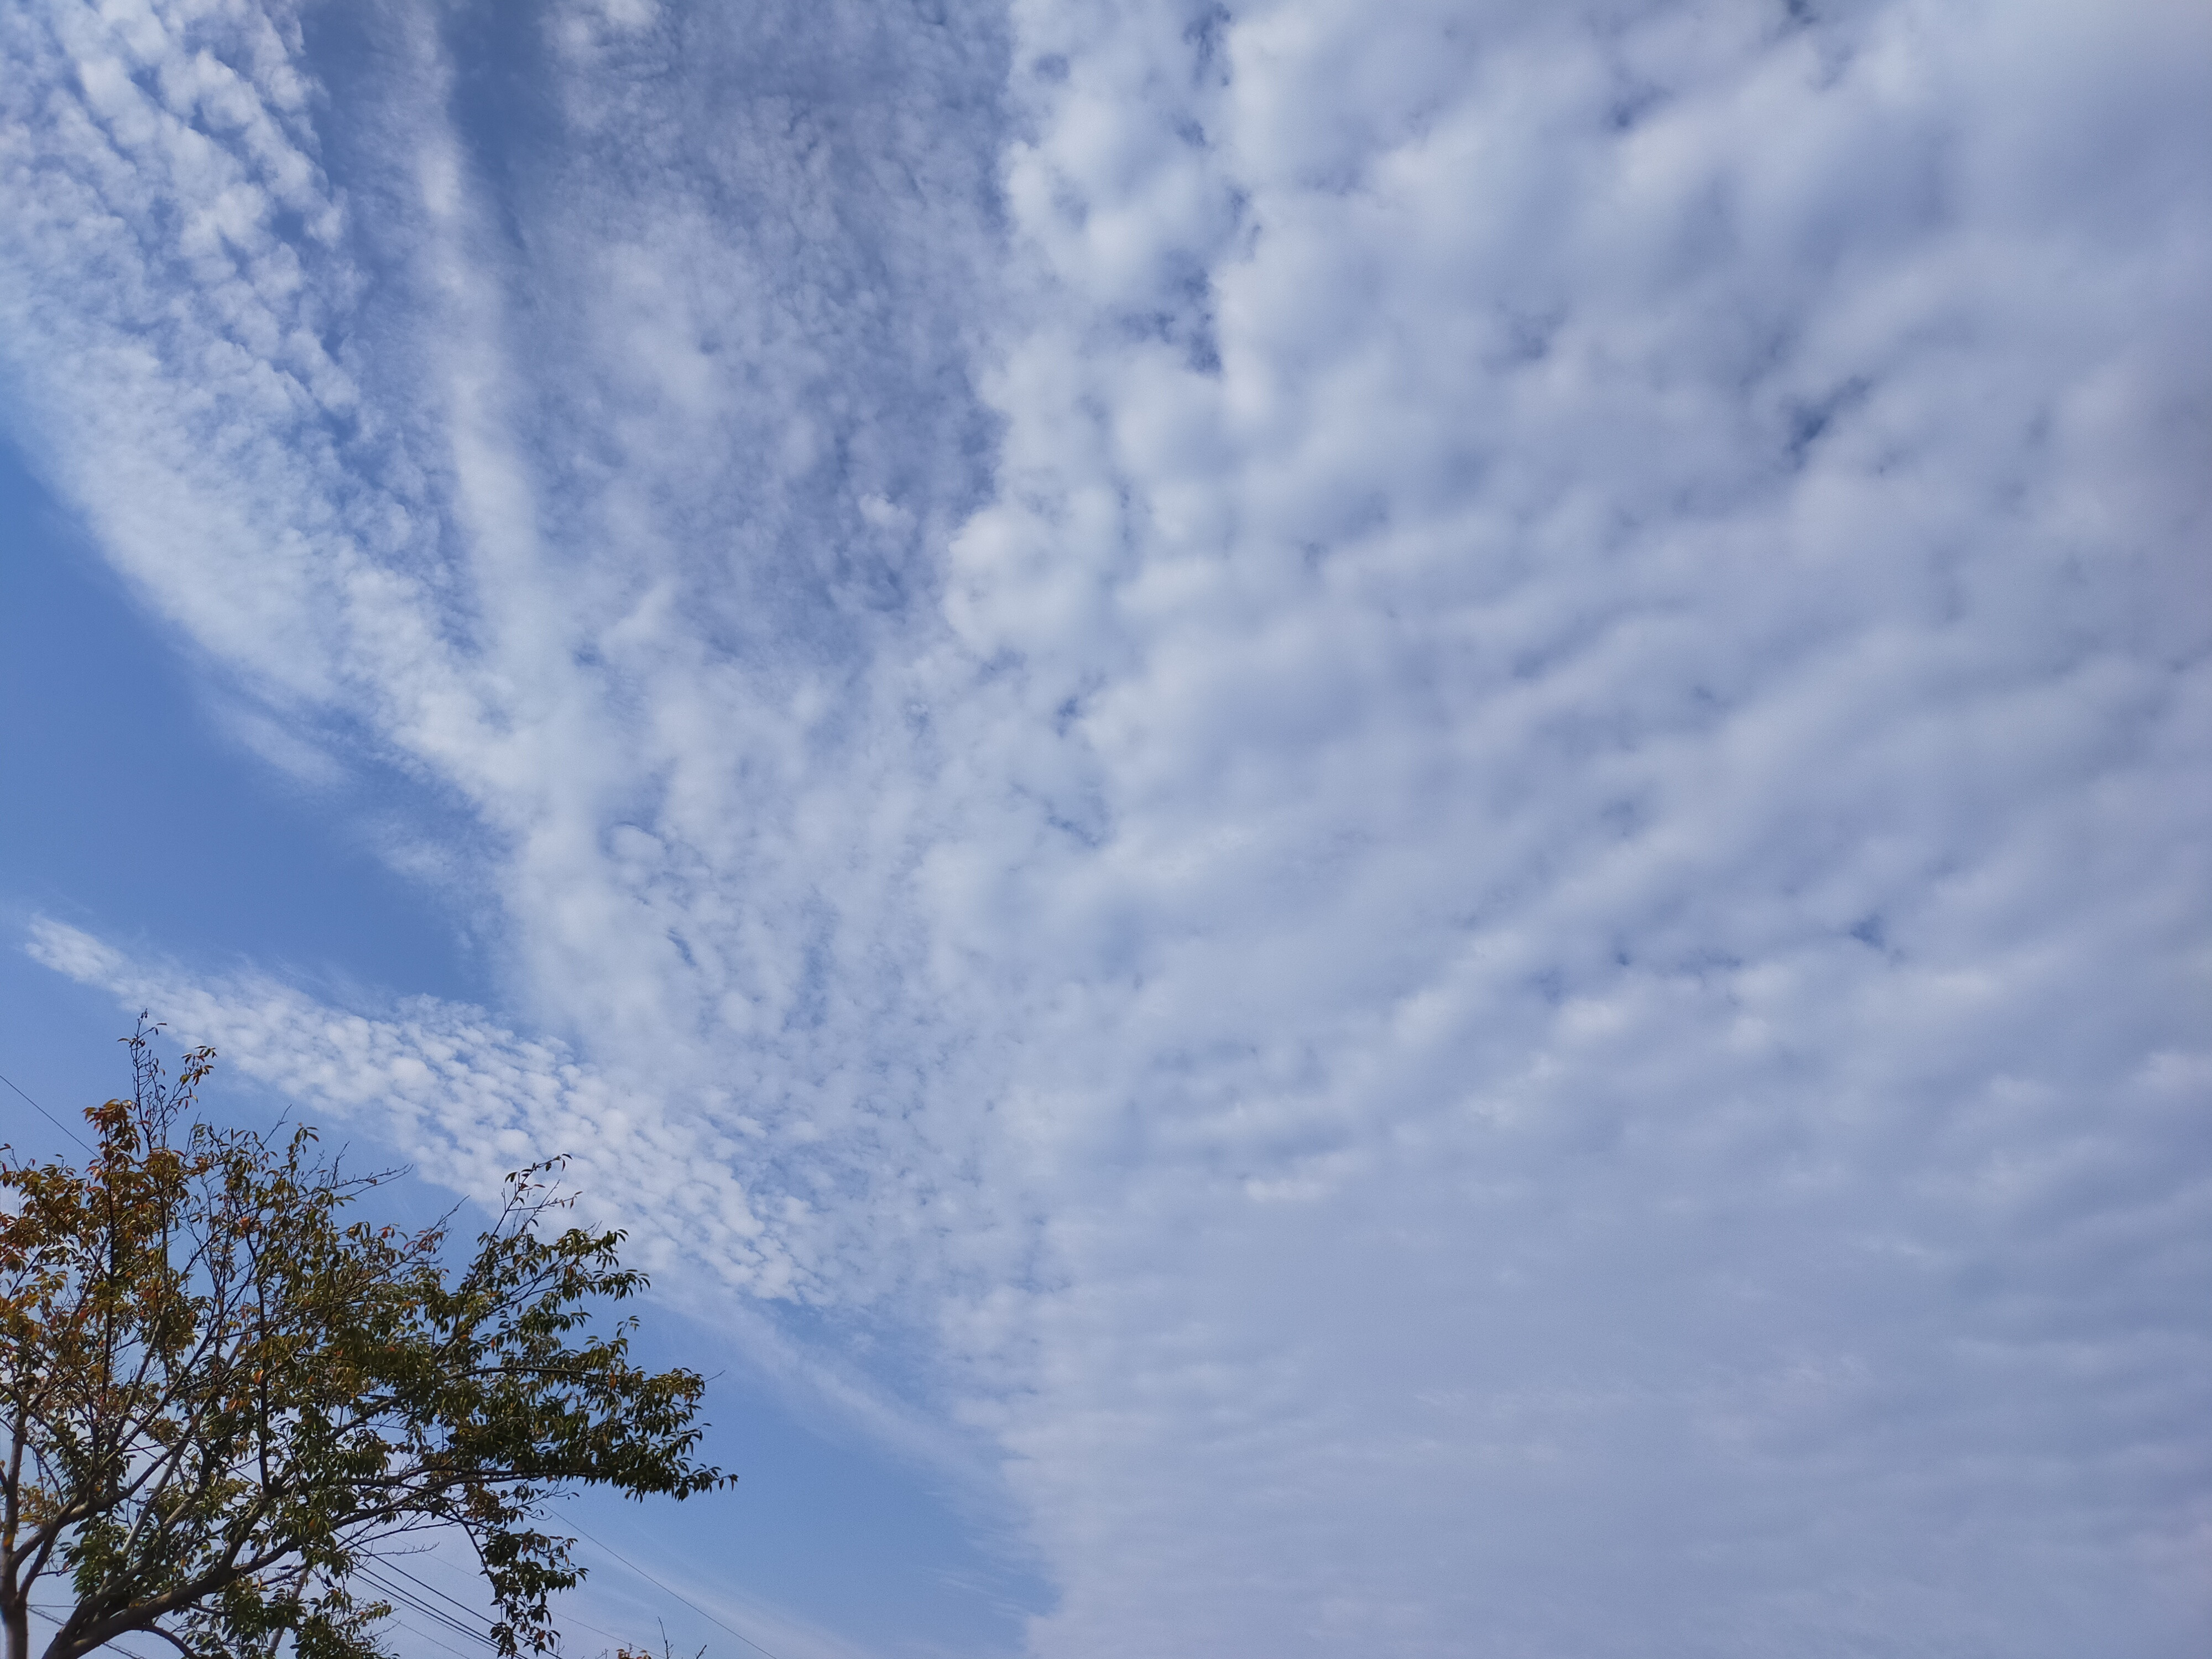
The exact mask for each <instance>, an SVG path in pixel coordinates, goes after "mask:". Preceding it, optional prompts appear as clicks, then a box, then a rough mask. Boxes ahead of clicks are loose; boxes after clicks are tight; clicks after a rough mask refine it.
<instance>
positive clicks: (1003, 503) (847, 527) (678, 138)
mask: <svg viewBox="0 0 2212 1659" xmlns="http://www.w3.org/2000/svg"><path fill="white" fill-rule="evenodd" d="M0 53H4V62H0V116H4V126H0V224H4V226H5V227H6V228H5V230H4V232H0V354H4V356H0V377H4V380H3V381H0V389H3V390H4V400H3V401H4V406H5V412H6V414H7V416H8V417H9V422H10V431H11V434H12V435H13V436H14V438H15V441H16V442H17V443H18V444H19V445H20V447H21V448H22V449H23V450H24V452H25V453H27V454H28V455H29V456H30V457H32V458H33V461H34V463H35V464H36V465H37V466H38V467H39V469H40V471H41V473H42V475H43V476H44V477H46V479H47V480H48V481H49V482H50V483H51V484H52V487H53V489H55V490H56V492H57V494H58V495H59V496H61V497H62V498H63V499H64V500H65V501H67V502H68V503H69V504H70V507H71V508H72V509H73V510H74V511H75V512H76V513H78V514H80V515H81V517H82V520H83V521H84V523H85V524H86V526H88V530H89V532H90V533H91V535H92V536H93V537H94V539H95V540H96V543H97V544H98V546H99V548H100V550H101V553H102V555H103V556H104V557H105V558H106V560H107V561H108V562H111V563H112V566H113V567H114V568H115V569H116V570H117V571H118V572H119V573H120V574H122V576H123V577H124V578H125V580H126V581H127V583H128V584H129V586H130V587H131V591H132V592H134V593H135V595H136V596H137V599H138V600H139V602H140V603H141V604H142V605H143V607H144V608H145V609H146V610H147V611H148V612H149V614H150V615H153V616H155V617H159V618H161V619H162V621H163V623H165V624H166V625H169V626H173V628H174V629H177V630H178V632H179V635H180V637H181V638H182V639H184V640H185V641H187V642H188V646H189V649H190V650H191V653H193V662H194V665H195V667H194V671H195V672H196V673H197V674H198V675H200V676H201V677H202V678H204V680H205V681H206V682H207V684H209V685H210V688H211V693H210V695H217V696H221V697H222V699H224V700H225V702H226V706H227V707H231V708H234V709H235V710H237V711H238V712H237V714H236V717H235V720H234V727H235V730H236V731H237V732H239V733H240V734H241V735H242V736H243V737H244V738H246V740H248V741H249V742H251V743H252V744H253V745H254V746H255V747H256V749H257V751H258V753H260V754H261V755H263V756H264V758H265V759H266V761H267V763H269V764H270V765H273V766H276V767H278V768H280V769H287V770H289V772H290V773H291V774H292V775H294V776H295V778H297V779H298V780H299V782H300V787H302V788H306V789H310V790H325V791H334V790H335V788H336V786H335V785H334V784H333V782H332V780H333V779H335V778H343V777H348V776H355V775H364V774H365V773H366V772H367V771H368V770H369V769H386V770H387V771H390V772H392V773H393V774H395V775H403V776H404V777H406V778H408V779H410V780H412V781H413V787H417V788H418V789H419V792H420V795H421V801H422V805H419V806H417V807H410V808H409V809H408V810H407V811H405V812H398V813H396V814H395V816H394V817H393V819H392V824H391V825H390V826H389V827H388V829H386V830H385V831H381V832H380V833H382V834H383V835H384V836H385V842H386V844H385V848H384V850H385V853H386V856H387V857H388V858H389V859H390V860H392V862H393V863H394V864H395V865H396V866H398V867H401V868H403V869H405V870H407V871H409V872H413V873H414V874H415V876H416V878H419V879H421V880H422V881H423V882H425V883H427V884H432V885H433V886H434V887H435V889H436V890H439V891H440V892H441V893H444V894H446V895H447V896H448V898H449V902H451V904H452V905H453V908H454V910H455V913H456V915H457V916H465V918H466V919H467V921H468V925H469V926H470V927H473V928H476V929H478V930H479V931H481V932H482V933H483V934H484V936H486V937H489V938H491V939H494V940H495V941H496V947H495V949H496V956H497V960H498V963H499V984H500V987H501V995H500V999H499V1006H496V1007H495V1008H492V1009H489V1010H486V1009H478V1008H470V1007H462V1006H458V1005H454V1004H450V1003H440V1002H437V1001H435V1000H431V999H427V998H422V997H420V996H417V995H416V994H414V993H415V989H416V987H408V986H405V985H398V986H393V987H389V989H390V991H391V993H392V999H391V1000H389V1001H388V1002H383V1003H374V1001H373V1000H365V1001H364V1002H363V1004H362V1006H358V1007H339V1006H333V1005H332V1004H331V1002H330V1001H328V1000H324V999H321V998H319V996H318V995H317V994H312V993H311V992H310V991H309V990H308V989H307V988H305V987H302V986H301V985H300V984H297V983H294V982H291V981H288V979H287V978H286V975H285V971H284V969H283V965H282V964H280V963H269V964H260V965H248V966H246V967H240V966H239V965H237V964H228V965H226V964H220V963H209V962H206V961H204V960H202V959H200V958H198V957H195V955H194V951H193V942H192V941H191V940H190V939H173V940H163V941H157V942H156V945H157V947H158V948H155V949H154V950H151V951H138V950H136V949H133V950H125V949H124V948H123V947H121V946H119V945H118V944H116V943H115V942H114V939H112V938H111V937H108V936H106V935H103V934H102V933H100V931H99V930H98V929H96V928H94V929H89V930H88V928H86V927H80V926H77V925H76V924H74V923H70V924H64V922H62V921H40V922H38V923H36V924H35V925H34V926H33V929H32V932H31V935H30V937H29V939H28V941H27V946H28V948H29V949H30V951H32V953H33V955H34V956H35V957H38V959H39V960H40V961H42V962H44V963H46V964H47V965H49V966H50V967H52V968H53V969H57V970H58V971H59V972H61V973H63V974H64V975H70V976H71V977H73V978H75V979H77V980H79V981H83V982H85V983H88V984H93V985H97V986H100V987H105V988H106V989H109V990H112V992H113V993H114V994H116V995H117V996H118V998H119V999H121V1000H124V1001H125V1002H127V1003H129V1004H130V1005H131V1006H132V1007H134V1008H135V1007H137V1006H142V1005H144V1006H155V1007H156V1008H157V1009H159V1010H161V1011H162V1012H165V1013H167V1017H168V1018H171V1019H172V1021H173V1024H176V1026H177V1028H178V1029H179V1030H190V1032H191V1034H192V1035H194V1036H204V1037H205V1038H206V1039H207V1040H210V1041H212V1042H216V1044H217V1045H218V1046H219V1047H221V1048H223V1050H224V1052H225V1054H226V1059H227V1061H228V1063H230V1064H232V1065H234V1066H238V1067H240V1068H241V1070H242V1071H243V1072H244V1073H246V1074H247V1075H249V1076H253V1077H257V1078H259V1079H263V1080H264V1081H265V1082H267V1083H269V1084H270V1085H273V1086H275V1087H276V1088H279V1089H281V1090H283V1091H286V1092H287V1093H288V1094H289V1095H290V1096H291V1097H294V1098H296V1099H299V1100H301V1102H302V1103H303V1104H305V1105H311V1106H313V1108H314V1109H318V1110H323V1111H328V1112H331V1113H334V1114H337V1115H341V1116H343V1117H344V1118H346V1119H347V1120H348V1121H352V1122H356V1123H358V1124H360V1125H361V1126H362V1127H363V1128H364V1129H365V1130H368V1131H371V1132H373V1133H376V1134H379V1135H380V1136H382V1137H383V1138H384V1139H386V1140H387V1141H388V1142H389V1143H390V1144H392V1145H393V1146H398V1147H400V1148H402V1149H403V1150H404V1151H405V1152H407V1153H408V1154H409V1155H410V1156H411V1157H414V1158H417V1159H418V1160H419V1161H421V1162H422V1164H423V1166H424V1167H425V1168H428V1169H435V1170H439V1171H442V1172H446V1173H447V1176H449V1178H450V1179H451V1181H452V1182H453V1183H454V1184H455V1185H456V1186H457V1187H459V1188H461V1189H462V1190H465V1191H471V1192H478V1191H482V1190H485V1189H486V1188H488V1187H489V1185H490V1184H491V1183H493V1182H495V1181H496V1178H497V1174H498V1171H499V1170H501V1169H503V1168H505V1167H507V1164H509V1163H512V1162H513V1161H515V1160H516V1158H519V1157H522V1156H530V1155H535V1154H537V1153H539V1152H545V1151H550V1150H554V1149H556V1146H557V1147H565V1148H568V1149H572V1150H574V1152H576V1154H577V1157H578V1160H579V1164H580V1170H582V1172H583V1174H584V1176H585V1177H586V1178H585V1180H584V1181H583V1182H582V1184H583V1185H584V1186H585V1187H586V1189H587V1190H589V1191H590V1192H592V1194H594V1197H595V1201H598V1202H599V1203H601V1204H603V1205H604V1206H607V1213H608V1215H609V1217H610V1218H613V1219H617V1220H620V1221H622V1222H623V1223H624V1224H625V1225H631V1226H632V1227H633V1228H634V1229H635V1231H636V1233H637V1236H638V1237H639V1239H640V1241H641V1248H642V1249H644V1250H645V1251H646V1252H647V1255H649V1257H650V1258H651V1260H653V1261H654V1262H656V1263H658V1264H660V1265H662V1266H663V1267H671V1266H676V1265H678V1264H681V1267H682V1271H681V1273H679V1274H678V1279H680V1281H681V1283H682V1284H683V1285H684V1287H685V1288H684V1291H683V1292H682V1294H683V1296H684V1299H685V1300H686V1301H687V1303H688V1304H690V1305H693V1306H695V1307H696V1308H702V1309H708V1310H711V1309H714V1308H718V1307H719V1308H724V1309H726V1310H730V1316H731V1317H732V1318H733V1319H737V1318H740V1317H741V1318H742V1319H743V1320H744V1321H750V1322H752V1324H751V1325H750V1327H749V1328H753V1329H755V1330H756V1331H757V1340H759V1341H760V1342H763V1343H771V1342H773V1343H777V1344H781V1345H784V1346H785V1347H786V1348H788V1349H789V1350H791V1351H793V1352H798V1351H800V1350H805V1349H806V1348H807V1347H808V1346H809V1345H812V1346H813V1347H814V1348H815V1350H816V1351H817V1356H816V1357H817V1361H818V1367H817V1373H816V1374H817V1376H818V1377H819V1378H820V1379H821V1381H820V1384H819V1385H820V1386H821V1387H822V1388H823V1389H824V1390H825V1391H828V1392H829V1393H832V1394H835V1395H836V1398H837V1399H838V1400H839V1401H842V1402H843V1403H842V1406H841V1407H840V1408H841V1409H847V1408H849V1409H850V1410H851V1411H853V1412H854V1413H860V1414H862V1415H867V1414H868V1413H874V1415H873V1417H872V1418H871V1421H872V1422H874V1423H876V1424H877V1425H878V1427H879V1428H880V1429H881V1431H882V1436H883V1440H884V1445H885V1446H886V1447H887V1448H890V1447H894V1443H896V1449H888V1450H886V1451H885V1452H884V1455H886V1456H890V1455H926V1456H927V1457H932V1458H936V1459H939V1460H940V1461H942V1462H961V1463H963V1464H964V1466H965V1467H967V1468H969V1470H970V1471H971V1472H973V1473H974V1478H975V1479H976V1480H985V1481H988V1482H995V1483H996V1484H997V1486H998V1487H999V1488H1000V1490H1001V1491H1002V1492H1004V1494H1005V1495H1006V1502H1007V1503H1008V1504H1010V1505H1011V1506H1012V1513H1014V1514H1016V1515H1017V1516H1018V1517H1019V1528H1020V1530H1021V1532H1022V1534H1023V1539H1024V1545H1023V1547H1024V1548H1026V1549H1028V1550H1030V1551H1033V1552H1034V1553H1035V1554H1036V1559H1038V1560H1039V1561H1040V1562H1041V1563H1042V1569H1043V1571H1044V1573H1045V1576H1046V1577H1048V1580H1049V1582H1050V1584H1051V1588H1052V1590H1053V1592H1054V1599H1053V1601H1051V1603H1050V1604H1049V1606H1048V1607H1044V1608H1042V1610H1040V1611H1039V1612H1038V1613H1036V1616H1035V1617H1034V1618H1033V1619H1032V1620H1030V1622H1029V1624H1028V1626H1027V1627H1026V1631H1025V1633H1024V1637H1023V1638H1022V1639H1023V1640H1024V1642H1025V1643H1026V1645H1027V1649H1028V1650H1029V1651H1031V1652H1034V1653H1036V1654H1037V1655H1039V1656H1053V1659H1088V1656H1104V1655H1107V1654H1115V1655H1125V1654H1132V1653H1136V1654H1158V1655H1171V1654H1188V1655H1193V1656H1200V1655H1203V1656H1222V1659H1233V1656H1252V1659H1279V1656H1291V1655H1297V1654H1307V1653H1311V1654H1316V1655H1318V1654H1324V1653H1328V1654H1335V1653H1342V1652H1361V1653H1377V1654H1383V1653H1387V1654H1394V1655H1407V1656H1423V1655H1437V1656H1443V1655H1458V1654H1465V1653H1468V1652H1477V1651H1480V1652H1485V1653H1496V1654H1499V1655H1514V1656H1522V1655H1525V1656H1532V1659H1534V1656H1547V1659H1548V1656H1560V1659H1565V1656H1575V1659H1604V1656H1609V1655H1620V1656H1624V1659H1625V1656H1630V1655H1636V1656H1649V1655H1655V1654H1659V1655H1680V1656H1692V1655H1696V1656H1708V1655H1711V1656H1722V1655H1726V1656H1744V1659H1751V1656H1771V1655H1775V1654H1784V1653H1789V1654H1807V1655H1815V1654H1818V1655H1829V1654H1833V1655H1837V1656H1842V1655H1846V1654H1848V1655H1854V1656H1857V1655H1886V1654H1899V1655H1903V1654H1906V1653H1923V1652H1940V1653H1944V1654H1956V1655H1981V1654H1986V1655H1990V1656H1993V1659H1994V1656H1999V1655H2002V1656H2006V1659H2021V1656H2050V1659H2061V1656H2075V1655H2079V1654H2081V1653H2085V1652H2108V1653H2128V1654H2140V1655H2145V1656H2169V1655H2170V1656H2174V1659H2179V1656H2182V1655H2185V1654H2192V1653H2196V1652H2198V1651H2201V1650H2202V1647H2203V1643H2204V1641H2205V1639H2206V1638H2207V1636H2208V1634H2212V1498H2208V1497H2207V1493H2208V1492H2212V1435H2208V1432H2207V1431H2206V1428H2205V1425H2206V1424H2207V1423H2208V1422H2212V1318H2208V1315H2207V1312H2206V1310H2207V1309H2208V1308H2212V1115H2208V1113H2212V1037H2208V1035H2207V1033H2208V1032H2212V1024H2208V1023H2207V1021H2206V1019H2205V1012H2206V1009H2207V1006H2208V994H2212V866H2208V863H2207V860H2206V858H2205V856H2204V848H2206V847H2207V846H2208V845H2212V783H2208V779H2212V654H2208V652H2209V651H2212V582H2208V581H2207V580H2206V574H2207V573H2206V570H2205V568H2204V566H2205V563H2206V561H2205V556H2204V555H2205V549H2206V547H2207V545H2208V535H2212V513H2208V508H2212V483H2208V480H2212V467H2208V466H2207V465H2206V460H2207V458H2208V454H2212V394H2208V388H2212V314H2208V313H2212V301H2208V299H2207V297H2206V296H2207V295H2212V184H2208V175H2207V174H2206V172H2205V170H2204V167H2203V160H2202V158H2203V156H2204V155H2212V95H2209V94H2212V14H2207V13H2205V12H2204V11H2203V9H2201V8H2196V7H2191V6H2187V5H2182V4H2172V3H2160V0H2118V3H2109V4H2106V5H2101V6H2097V7H2087V6H2079V5H2064V4H2060V3H2057V0H2027V3H2020V4H2012V5H2007V6H2004V7H1996V6H1993V5H1979V4H1939V3H1934V0H1860V3H1850V0H1833V3H1812V4H1801V3H1791V4H1789V5H1783V4H1765V3H1756V0H1742V3H1736V4H1717V5H1711V4H1708V5H1694V4H1689V3H1678V0H1637V3H1632V0H1616V3H1607V0H1590V3H1586V4H1580V5H1572V6H1566V5H1563V6H1552V7H1528V6H1513V5H1492V4H1484V3H1468V0H1454V3H1443V0H1436V3H1429V0H1387V3H1376V0H1359V3H1354V0H1301V3H1253V4H1245V5H1236V6H1231V7H1222V6H1216V5H1212V4H1201V3H1184V0H1128V3H1121V4H1110V5H1109V4H1104V3H1085V0H1052V3H1044V0H1012V3H1011V4H996V5H994V4H985V3H980V0H978V3H968V0H915V3H907V0H892V3H878V0H871V3H847V0H807V3H798V0H790V3H775V0H768V3H762V4H759V5H755V6H750V7H747V8H744V9H721V8H713V7H698V8H681V7H675V6H669V5H657V4H654V3H652V0H605V3H599V4H585V3H561V4H549V5H547V6H545V7H544V8H542V9H537V10H536V11H534V12H532V13H531V14H530V15H527V16H524V15H520V13H518V12H510V11H507V10H503V9H500V8H496V7H476V8H471V7H462V6H434V5H428V4H424V5H413V4H405V3H396V0H395V3H392V4H386V5H374V6H364V7H361V8H349V9H340V8H337V7H319V6H313V5H308V6H289V7H288V6H282V5H260V4H250V3H246V0H176V3H167V4H164V3H153V0H144V3H123V0H106V3H100V4H77V3H62V0H30V3H25V4H21V5H19V6H17V7H15V8H14V9H11V10H9V12H8V13H7V14H6V15H5V16H4V18H0ZM257 733H258V734H260V735H259V736H258V737H257V736H256V735H255V734H257ZM333 798H335V797H333ZM80 920H81V919H80ZM115 921H116V922H117V924H118V927H120V926H122V925H123V924H124V923H125V921H127V919H125V918H116V919H115ZM841 1333H842V1335H841ZM856 1333H865V1334H866V1341H865V1342H863V1341H860V1340H859V1338H858V1337H857V1336H856V1335H855V1334H856ZM848 1338H851V1339H852V1340H851V1341H849V1342H848V1341H847V1339H848ZM841 1343H845V1346H843V1347H841V1346H839V1345H840V1344H841ZM884 1425H893V1426H884ZM902 1437H903V1438H902ZM925 1440H926V1441H927V1443H928V1446H927V1449H926V1450H923V1451H917V1450H916V1449H915V1448H916V1447H917V1446H919V1445H921V1443H922V1442H923V1441H925ZM915 1651H916V1652H921V1651H932V1650H930V1649H926V1648H923V1647H917V1648H915Z"/></svg>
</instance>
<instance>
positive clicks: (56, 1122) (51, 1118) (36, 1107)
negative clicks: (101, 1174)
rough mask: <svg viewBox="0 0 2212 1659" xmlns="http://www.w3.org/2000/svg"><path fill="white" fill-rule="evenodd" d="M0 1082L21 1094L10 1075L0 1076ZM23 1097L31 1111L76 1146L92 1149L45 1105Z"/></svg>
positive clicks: (26, 1096) (88, 1150)
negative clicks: (28, 1103) (74, 1142)
mask: <svg viewBox="0 0 2212 1659" xmlns="http://www.w3.org/2000/svg"><path fill="white" fill-rule="evenodd" d="M0 1083H4V1084H6V1085H8V1086H9V1088H11V1089H15V1092H16V1093H17V1094H19V1095H23V1091H21V1089H16V1088H15V1079H13V1078H11V1077H7V1076H0ZM23 1098H24V1099H25V1100H26V1101H29V1102H30V1107H31V1109H32V1110H33V1111H34V1112H36V1113H37V1114H38V1115H40V1117H42V1118H44V1119H46V1121H47V1122H49V1123H51V1124H52V1125H53V1126H54V1127H56V1128H57V1129H59V1130H60V1131H61V1132H62V1133H64V1134H65V1135H67V1136H68V1137H69V1138H70V1139H71V1140H74V1141H76V1144H77V1145H78V1146H82V1147H83V1148H84V1149H85V1151H87V1152H90V1151H91V1150H92V1146H91V1144H90V1143H89V1142H88V1141H87V1140H86V1139H84V1137H83V1136H82V1135H80V1134H78V1133H77V1132H76V1130H74V1129H72V1128H70V1126H69V1125H68V1124H66V1123H64V1122H63V1121H61V1119H59V1118H58V1117H56V1116H55V1115H53V1114H52V1112H50V1111H48V1110H47V1109H46V1108H45V1107H43V1106H41V1105H40V1104H39V1103H38V1102H37V1101H35V1100H32V1099H31V1097H30V1096H28V1095H23Z"/></svg>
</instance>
